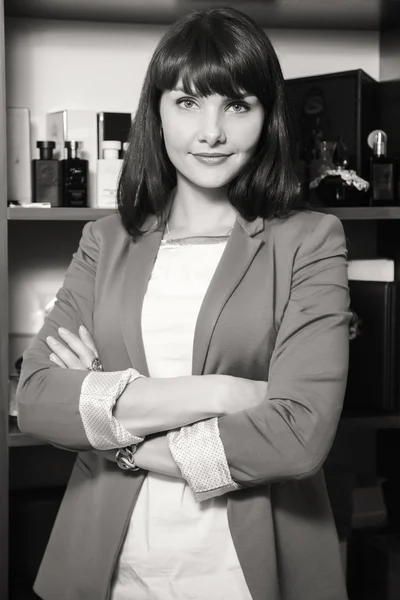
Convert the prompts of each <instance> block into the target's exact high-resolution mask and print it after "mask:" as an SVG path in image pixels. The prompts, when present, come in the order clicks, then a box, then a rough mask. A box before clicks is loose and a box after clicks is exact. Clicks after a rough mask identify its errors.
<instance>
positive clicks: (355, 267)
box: [347, 258, 395, 281]
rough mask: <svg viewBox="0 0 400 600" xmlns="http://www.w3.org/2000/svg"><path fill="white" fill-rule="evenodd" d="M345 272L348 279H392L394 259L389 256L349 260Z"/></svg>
mask: <svg viewBox="0 0 400 600" xmlns="http://www.w3.org/2000/svg"><path fill="white" fill-rule="evenodd" d="M347 274H348V278H349V281H394V276H395V273H394V260H392V259H389V258H371V259H366V260H349V261H348V264H347Z"/></svg>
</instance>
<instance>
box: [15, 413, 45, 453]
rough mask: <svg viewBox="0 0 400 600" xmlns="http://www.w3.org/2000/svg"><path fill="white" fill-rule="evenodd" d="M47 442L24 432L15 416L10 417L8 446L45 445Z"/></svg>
mask: <svg viewBox="0 0 400 600" xmlns="http://www.w3.org/2000/svg"><path fill="white" fill-rule="evenodd" d="M45 445H46V444H45V442H42V440H39V439H36V438H34V437H32V436H30V435H26V434H25V433H22V432H21V431H20V430H19V428H18V425H17V422H16V420H15V418H13V417H10V418H9V423H8V446H9V447H10V448H16V447H21V446H45Z"/></svg>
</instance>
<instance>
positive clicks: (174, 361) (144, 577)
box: [111, 239, 251, 600]
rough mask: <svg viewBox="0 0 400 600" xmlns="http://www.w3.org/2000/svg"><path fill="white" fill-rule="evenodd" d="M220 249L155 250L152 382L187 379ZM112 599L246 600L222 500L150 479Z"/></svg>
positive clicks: (181, 483) (148, 331) (148, 298)
mask: <svg viewBox="0 0 400 600" xmlns="http://www.w3.org/2000/svg"><path fill="white" fill-rule="evenodd" d="M225 244H226V239H222V240H221V239H220V240H218V243H208V244H203V243H198V244H194V245H185V244H184V243H183V244H182V245H181V246H178V247H172V248H171V247H170V245H168V244H166V245H164V246H163V245H162V246H161V247H160V251H159V252H158V256H157V260H156V262H155V264H154V268H153V272H152V275H151V278H150V281H149V284H148V288H147V291H146V295H145V298H144V303H143V311H142V333H143V341H144V347H145V352H146V358H147V364H148V368H149V374H150V376H151V377H178V376H182V375H191V374H192V350H193V338H194V330H195V325H196V320H197V315H198V312H199V309H200V306H201V303H202V301H203V298H204V295H205V293H206V291H207V288H208V285H209V283H210V281H211V278H212V276H213V274H214V271H215V269H216V267H217V264H218V262H219V260H220V258H221V256H222V253H223V251H224V249H225ZM188 401H190V399H188ZM111 600H251V595H250V592H249V590H248V587H247V585H246V582H245V579H244V576H243V572H242V569H241V566H240V564H239V560H238V557H237V554H236V550H235V548H234V545H233V541H232V538H231V534H230V530H229V525H228V516H227V500H226V496H224V495H223V496H219V497H217V498H211V499H209V500H205V501H203V502H200V503H198V502H196V501H195V499H194V496H193V492H192V490H191V489H190V487H189V486H188V484H187V483H186V481H185V480H184V479H181V478H176V477H168V476H164V475H158V474H156V473H149V474H148V475H147V477H146V479H145V481H144V483H143V486H142V488H141V490H140V493H139V496H138V499H137V502H136V504H135V507H134V510H133V514H132V517H131V521H130V524H129V527H128V531H127V534H126V538H125V541H124V544H123V547H122V550H121V554H120V557H119V560H118V562H117V566H116V570H115V573H114V579H113V586H112V593H111Z"/></svg>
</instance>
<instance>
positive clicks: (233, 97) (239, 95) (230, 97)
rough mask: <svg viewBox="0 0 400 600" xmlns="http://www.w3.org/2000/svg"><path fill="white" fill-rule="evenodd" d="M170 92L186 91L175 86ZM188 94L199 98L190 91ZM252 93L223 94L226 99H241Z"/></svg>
mask: <svg viewBox="0 0 400 600" xmlns="http://www.w3.org/2000/svg"><path fill="white" fill-rule="evenodd" d="M171 92H183V93H184V94H186V91H185V90H184V89H183V88H182V87H175V88H173V89H172V90H171ZM190 95H191V96H194V97H195V98H199V94H196V93H192V92H190ZM253 95H254V94H247V93H246V92H245V93H244V94H237V95H236V96H225V98H226V99H227V100H242V99H244V98H251V97H253Z"/></svg>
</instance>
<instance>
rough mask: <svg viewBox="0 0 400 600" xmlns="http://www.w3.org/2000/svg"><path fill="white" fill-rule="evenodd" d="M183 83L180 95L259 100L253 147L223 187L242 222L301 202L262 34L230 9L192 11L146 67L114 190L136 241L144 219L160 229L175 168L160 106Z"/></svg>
mask: <svg viewBox="0 0 400 600" xmlns="http://www.w3.org/2000/svg"><path fill="white" fill-rule="evenodd" d="M180 78H182V83H183V88H184V90H185V93H187V94H193V93H194V92H193V88H194V91H195V92H197V94H199V95H200V96H209V95H211V94H220V95H221V96H228V97H236V96H240V95H241V90H246V91H247V92H248V93H251V94H252V95H255V96H257V98H258V99H259V101H260V102H261V103H262V105H263V106H264V110H265V119H264V125H263V129H262V132H261V136H260V140H259V143H258V147H257V148H256V151H255V154H254V156H253V157H252V158H251V160H250V161H249V162H248V163H247V164H246V165H245V167H244V169H243V170H242V171H241V172H240V173H239V174H238V175H237V176H236V178H235V179H234V180H232V181H231V182H230V184H229V192H228V198H229V202H230V203H231V204H232V206H234V207H235V209H236V210H237V211H238V212H239V213H240V214H241V215H242V217H244V218H245V219H247V220H249V221H252V220H254V219H255V218H256V217H263V218H265V219H267V218H271V217H278V218H282V217H285V216H286V215H288V214H289V213H290V211H291V210H292V209H293V208H294V207H295V204H296V202H297V199H298V197H299V184H298V178H297V176H296V174H295V170H294V164H293V143H292V138H291V133H290V132H291V125H290V117H289V107H288V103H287V99H286V95H285V90H284V85H285V83H284V79H283V75H282V70H281V67H280V64H279V60H278V58H277V55H276V53H275V50H274V49H273V47H272V45H271V42H270V41H269V39H268V38H267V36H266V34H265V33H264V31H263V30H262V29H261V28H260V27H258V25H257V24H256V23H255V22H254V21H253V20H252V19H251V18H250V17H248V16H247V15H244V14H243V13H241V12H240V11H238V10H236V9H233V8H214V9H210V10H195V11H192V12H190V13H189V14H188V15H186V16H185V17H184V18H182V19H181V20H179V21H178V22H176V23H175V24H174V25H172V26H171V27H170V28H169V30H168V31H167V32H166V34H165V35H164V36H163V38H162V39H161V41H160V42H159V44H158V46H157V48H156V50H155V51H154V54H153V56H152V58H151V61H150V64H149V66H148V69H147V73H146V76H145V80H144V83H143V88H142V91H141V95H140V100H139V106H138V109H137V112H136V116H135V118H134V120H133V123H132V128H131V131H130V135H129V142H130V144H129V149H128V150H127V152H126V155H125V157H124V162H123V166H122V170H121V177H120V182H119V186H118V210H119V213H120V215H121V219H122V222H123V224H124V227H125V228H126V230H127V231H128V232H129V234H130V235H131V236H132V238H133V239H134V240H135V239H137V238H139V237H140V236H141V235H142V234H143V231H142V230H141V229H140V228H141V226H142V225H143V223H144V221H145V219H146V217H147V216H148V215H150V214H154V215H156V216H157V220H158V226H159V227H160V228H161V227H164V226H165V222H166V219H167V217H168V215H167V207H168V204H169V198H170V192H171V191H172V189H173V188H174V187H175V186H176V171H175V167H174V166H173V164H172V163H171V161H170V159H169V157H168V155H167V153H166V149H165V146H164V141H163V139H162V133H161V118H160V113H159V103H160V98H161V95H162V93H163V92H164V91H165V90H171V89H173V88H174V87H175V86H176V84H177V82H178V80H179V79H180Z"/></svg>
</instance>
